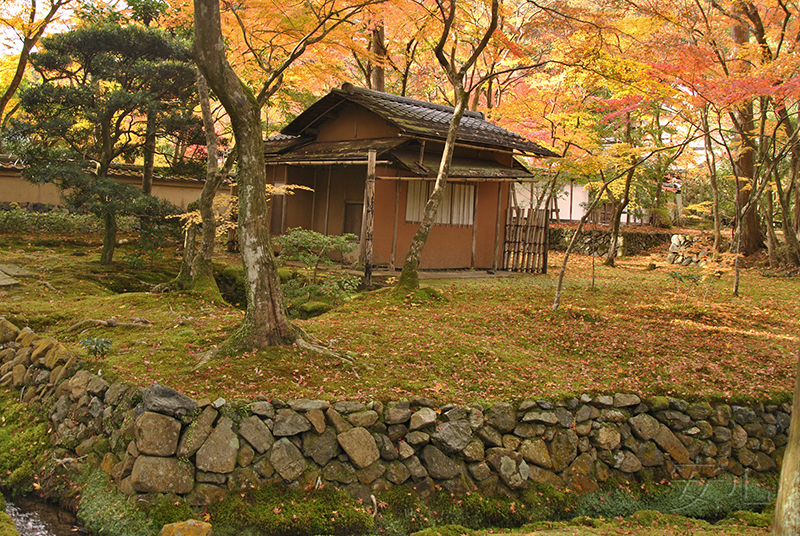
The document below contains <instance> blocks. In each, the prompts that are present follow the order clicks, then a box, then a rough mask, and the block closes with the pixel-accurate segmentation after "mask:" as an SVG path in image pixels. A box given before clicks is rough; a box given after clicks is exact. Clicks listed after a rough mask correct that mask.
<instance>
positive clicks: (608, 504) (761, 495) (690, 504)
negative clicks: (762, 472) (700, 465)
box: [574, 475, 774, 521]
mask: <svg viewBox="0 0 800 536" xmlns="http://www.w3.org/2000/svg"><path fill="white" fill-rule="evenodd" d="M773 496H774V491H772V490H771V489H770V488H768V487H767V486H765V485H762V484H760V483H757V482H752V481H748V480H744V479H741V478H737V477H734V476H732V475H724V476H721V477H719V478H714V479H710V480H674V481H672V482H671V483H670V484H668V485H660V486H657V485H650V486H648V487H645V489H630V488H626V487H617V488H613V489H607V490H603V491H597V492H594V493H587V494H584V495H580V496H578V497H577V500H576V502H575V510H574V515H575V516H586V517H591V518H597V517H605V518H613V517H619V516H623V517H624V516H630V515H632V514H634V513H635V512H638V511H640V510H653V511H656V512H660V513H662V514H675V515H679V516H683V517H690V518H694V519H705V520H711V521H716V520H719V519H723V518H724V517H726V516H727V515H728V514H730V513H731V512H736V511H739V510H756V511H759V510H762V509H763V508H764V507H765V506H766V505H767V504H769V502H770V500H771V499H772V497H773Z"/></svg>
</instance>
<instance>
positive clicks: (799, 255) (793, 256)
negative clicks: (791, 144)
mask: <svg viewBox="0 0 800 536" xmlns="http://www.w3.org/2000/svg"><path fill="white" fill-rule="evenodd" d="M792 160H794V156H793V157H792ZM773 177H774V178H775V188H776V190H777V194H778V202H779V203H780V205H781V211H782V212H783V218H781V228H782V229H783V239H784V240H785V241H786V247H787V248H788V251H787V253H786V257H787V260H788V261H789V263H790V264H793V265H794V266H800V240H798V239H797V231H796V228H797V227H796V224H797V222H796V221H795V222H794V223H795V225H792V220H791V214H792V210H791V199H790V198H791V185H792V184H793V183H794V177H790V178H789V180H790V187H789V190H788V191H784V188H783V184H782V183H781V179H780V176H779V175H778V174H777V173H776V174H774V175H773ZM770 193H771V192H768V193H767V195H769V194H770ZM798 193H800V192H798ZM795 195H797V194H795Z"/></svg>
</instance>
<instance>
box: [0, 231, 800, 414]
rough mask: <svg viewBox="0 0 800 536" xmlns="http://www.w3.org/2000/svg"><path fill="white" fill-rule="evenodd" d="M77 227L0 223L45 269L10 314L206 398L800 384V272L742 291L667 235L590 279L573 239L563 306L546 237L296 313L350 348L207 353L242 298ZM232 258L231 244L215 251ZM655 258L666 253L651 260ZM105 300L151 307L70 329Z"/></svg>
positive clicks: (33, 266) (118, 310)
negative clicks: (180, 285)
mask: <svg viewBox="0 0 800 536" xmlns="http://www.w3.org/2000/svg"><path fill="white" fill-rule="evenodd" d="M81 239H82V240H88V242H75V241H74V238H72V239H70V238H67V239H64V238H63V237H62V238H58V237H53V238H51V239H49V240H42V238H41V237H39V238H36V239H32V238H24V237H19V236H3V235H0V263H14V264H18V265H20V266H22V267H24V268H26V269H28V270H30V271H32V272H34V273H35V274H36V275H35V276H34V277H32V278H25V279H22V280H21V281H22V284H21V285H19V286H15V287H6V288H0V315H4V316H6V317H7V318H8V319H9V320H11V321H13V322H14V323H16V324H17V325H20V326H22V325H31V326H32V327H33V328H34V329H35V330H36V331H37V332H39V333H41V334H43V335H52V336H55V337H57V338H59V339H60V340H62V341H65V342H66V343H67V344H69V345H70V346H71V347H72V348H74V350H75V351H76V352H78V353H81V354H84V355H85V354H86V351H85V350H84V349H81V348H80V346H79V343H80V341H81V340H83V339H87V338H90V337H103V338H108V339H110V340H111V341H112V347H111V352H110V354H109V355H108V356H107V357H106V358H105V359H104V360H93V361H91V362H90V365H91V367H92V368H93V369H102V371H103V375H104V377H107V378H109V377H110V378H112V379H113V378H121V379H123V380H125V381H128V382H131V383H134V384H140V385H149V384H150V383H152V382H158V383H161V384H164V385H170V386H172V387H175V388H178V389H181V390H182V391H184V392H187V393H188V394H190V395H193V396H195V397H198V398H201V397H208V398H212V399H213V398H216V397H217V396H224V397H226V398H229V399H230V398H238V397H241V398H246V397H250V396H253V395H256V394H264V395H267V396H270V397H272V396H278V397H284V398H285V397H296V396H298V397H299V396H305V397H314V398H326V399H343V398H347V399H370V398H380V399H386V398H390V397H399V396H408V395H423V396H427V397H430V398H434V399H437V400H440V401H443V402H444V401H448V402H456V401H474V400H487V401H492V400H500V399H503V400H511V399H525V398H555V397H561V396H567V395H573V394H581V393H584V392H588V393H595V392H613V391H626V392H635V393H639V394H645V395H647V394H669V395H676V396H684V397H689V398H698V397H703V398H717V397H724V398H744V399H747V398H755V399H758V400H782V399H785V398H786V397H787V395H788V393H789V390H790V389H791V388H792V385H793V378H794V370H795V366H796V363H797V349H798V340H799V339H798V334H800V300H798V295H799V294H800V279H798V278H797V277H794V278H791V277H781V276H780V275H779V274H775V273H771V272H766V271H763V269H762V268H760V267H758V266H751V267H749V268H747V269H746V270H745V271H744V272H743V275H742V280H741V295H742V296H741V297H740V298H735V297H733V296H732V295H731V288H732V281H733V276H732V274H730V273H724V274H722V276H721V277H719V278H717V277H714V276H711V277H708V278H705V279H702V280H700V281H693V280H692V279H694V276H703V275H706V274H704V272H703V271H702V270H701V269H699V268H688V267H687V268H684V267H673V266H670V265H666V264H665V263H664V262H663V258H664V252H663V251H658V252H653V253H652V254H651V255H650V256H643V257H634V258H631V259H623V260H622V261H621V262H619V263H618V267H617V268H607V267H603V266H600V264H599V263H598V264H597V266H596V267H595V269H594V284H592V272H593V268H592V260H591V258H589V257H581V256H573V257H572V259H571V260H570V266H569V271H568V275H567V279H566V287H565V290H564V295H563V299H562V306H561V309H560V310H559V311H558V312H553V311H552V310H551V306H552V303H553V297H554V292H555V280H556V275H557V267H558V266H559V265H560V261H561V257H560V256H559V255H558V254H551V258H550V273H549V274H548V275H536V276H530V275H511V276H500V277H480V278H471V277H463V275H465V274H459V275H461V276H462V277H456V278H451V279H431V280H424V281H423V285H425V286H430V287H432V288H434V289H436V290H437V291H438V292H439V295H440V297H438V298H437V297H435V296H433V297H431V295H430V293H425V292H423V293H420V294H419V295H417V296H410V297H408V298H406V299H404V300H398V299H395V298H392V296H391V295H390V294H389V293H388V292H386V290H382V291H376V292H372V293H369V294H363V295H360V296H359V297H357V298H356V299H354V300H352V301H350V302H349V303H347V304H346V305H344V306H342V307H340V308H338V309H336V310H334V311H332V312H330V313H328V314H325V315H323V316H321V317H317V318H315V319H311V320H304V321H299V322H298V324H299V325H300V326H301V327H302V328H303V329H304V330H305V331H306V332H307V333H308V334H309V335H310V336H311V337H313V338H315V339H316V340H317V341H318V342H320V343H322V344H324V345H327V346H329V347H330V348H332V349H333V350H335V351H336V352H339V353H340V355H342V356H343V358H341V359H340V358H333V357H328V356H326V355H323V354H317V353H311V352H308V351H305V350H300V349H298V348H283V349H271V350H264V351H260V352H258V353H251V354H243V355H237V356H232V357H228V358H225V359H216V360H213V361H211V362H209V363H208V364H207V365H201V366H199V367H198V363H199V362H200V354H201V352H203V351H204V350H207V349H209V348H211V347H213V346H215V345H217V344H219V343H221V342H222V341H223V340H224V339H225V337H226V336H227V335H228V334H229V333H231V332H232V330H234V329H235V328H236V326H237V325H238V323H239V322H240V320H241V317H242V312H241V311H239V310H238V309H236V308H234V307H231V306H228V305H227V304H224V303H215V302H213V301H211V300H209V299H208V298H207V297H204V296H202V295H198V294H192V293H173V294H162V295H155V294H150V293H147V292H144V290H145V289H147V288H148V286H149V285H150V284H153V283H158V282H162V281H166V280H168V279H170V278H171V277H172V275H173V274H174V273H175V272H176V271H177V266H178V265H177V258H176V256H175V254H174V252H164V258H163V259H162V260H160V261H158V262H156V263H154V264H152V265H147V266H143V267H141V268H138V269H132V268H130V267H129V266H127V265H126V263H125V262H122V260H123V259H124V258H125V256H126V251H127V252H130V246H127V248H128V249H127V250H126V248H122V249H121V250H120V251H118V253H117V259H119V261H118V263H117V264H116V265H115V266H113V267H110V268H107V267H103V266H101V265H99V264H98V263H97V259H98V257H99V255H98V252H99V245H98V244H97V243H96V241H95V239H92V238H91V237H81ZM220 262H223V263H235V262H236V258H235V257H231V256H225V255H221V256H220ZM651 262H653V263H655V264H656V269H655V270H648V269H647V267H648V264H650V263H651ZM671 273H672V274H671ZM678 274H682V275H683V276H684V277H682V278H681V277H676V275H678ZM475 275H478V274H475ZM108 318H116V319H117V320H118V321H119V322H132V321H134V320H137V319H138V320H140V321H141V320H143V319H144V320H147V321H150V322H152V324H151V326H150V327H143V328H129V327H116V328H102V327H94V328H91V329H88V330H85V331H81V332H78V331H75V330H73V331H70V330H69V328H70V327H71V326H73V325H74V324H76V323H77V322H79V321H82V320H85V319H108Z"/></svg>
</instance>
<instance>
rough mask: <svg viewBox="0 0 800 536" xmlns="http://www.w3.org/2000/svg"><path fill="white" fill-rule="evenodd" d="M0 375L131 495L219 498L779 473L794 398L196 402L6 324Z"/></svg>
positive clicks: (503, 488)
mask: <svg viewBox="0 0 800 536" xmlns="http://www.w3.org/2000/svg"><path fill="white" fill-rule="evenodd" d="M0 348H2V349H1V350H0V362H2V366H0V384H2V385H4V386H11V387H13V388H15V389H19V390H20V391H21V394H20V396H21V399H22V400H23V401H24V402H27V403H37V404H41V405H42V406H43V407H45V408H47V410H48V415H49V417H50V420H51V422H52V424H53V429H54V434H53V436H52V438H51V439H52V442H53V444H55V445H58V446H60V447H61V448H63V449H68V450H69V451H70V452H73V453H74V454H75V457H76V458H78V457H83V458H84V460H85V461H87V462H89V463H94V464H97V465H99V466H100V467H102V469H103V470H104V471H106V472H107V473H108V474H110V475H111V476H112V477H113V479H114V481H115V482H116V483H117V485H118V486H119V488H120V489H121V490H122V491H124V492H125V493H127V494H129V495H134V494H143V493H151V492H158V493H167V492H172V493H177V494H179V495H182V496H184V497H185V498H186V499H187V501H188V502H189V503H190V504H192V505H208V504H212V503H213V502H215V501H218V500H219V499H220V498H221V497H223V496H224V495H225V494H226V493H227V492H228V491H236V490H240V489H242V488H245V487H248V486H256V485H259V484H261V483H264V482H272V481H276V482H277V481H282V482H285V483H288V484H289V485H291V486H302V487H314V486H319V485H322V484H326V485H333V486H336V487H340V488H343V489H345V490H347V491H348V492H349V493H350V494H351V495H353V496H354V497H356V498H359V499H362V500H365V501H366V500H370V495H373V494H375V493H377V492H380V491H382V490H386V489H388V488H390V487H392V486H400V485H402V486H407V487H408V488H409V489H412V490H415V491H416V492H417V493H419V494H420V496H421V497H423V498H427V497H429V496H430V495H431V494H432V493H433V491H434V489H435V488H436V487H441V488H444V489H446V490H448V491H450V492H453V493H456V494H459V493H466V492H469V491H473V490H478V491H480V492H482V493H485V494H496V493H502V494H511V495H513V494H514V493H515V492H516V491H517V490H520V489H523V488H525V487H526V486H527V485H528V483H529V482H531V481H535V482H548V483H552V484H554V485H556V486H559V487H569V488H571V489H574V490H576V491H578V492H590V491H593V490H596V489H598V486H599V485H600V484H601V483H602V482H603V481H606V480H608V479H611V478H614V479H616V480H617V481H620V482H633V481H638V480H653V481H660V480H661V479H669V478H684V479H690V478H695V477H714V476H716V475H719V474H721V473H723V472H729V473H733V474H735V475H742V474H743V473H745V472H746V471H757V472H771V471H776V470H777V468H778V467H779V466H780V463H781V461H782V454H783V450H784V445H785V444H786V442H787V435H788V428H789V422H790V411H791V407H790V406H789V405H788V404H781V405H780V406H778V405H770V406H764V405H761V404H758V405H755V406H752V407H744V406H737V405H727V404H717V405H714V406H712V405H709V404H707V403H689V402H686V401H683V400H677V399H670V398H664V397H654V398H652V399H649V400H645V401H642V400H641V399H640V398H639V396H637V395H635V394H627V393H616V394H613V395H597V396H589V395H583V396H581V397H580V398H570V399H567V400H564V401H558V402H551V401H545V400H527V401H523V402H521V403H515V404H508V403H502V402H501V403H496V404H494V405H482V404H469V405H466V406H461V405H453V404H447V405H442V406H440V405H438V404H437V403H436V402H435V401H433V400H429V399H427V398H422V397H414V398H411V399H410V400H402V401H389V402H382V401H377V400H373V401H369V402H363V401H338V402H328V401H324V400H306V399H299V400H278V399H272V400H267V399H258V400H253V401H249V402H239V403H231V402H226V401H225V400H223V399H218V400H216V401H213V402H211V401H208V400H206V401H195V400H192V399H190V398H189V397H187V396H185V395H183V394H181V393H179V392H177V391H175V390H173V389H170V388H167V387H162V386H159V385H153V386H151V387H148V388H146V389H145V388H136V387H132V386H129V385H125V384H123V383H112V384H110V385H109V384H108V382H106V381H105V380H104V379H103V378H101V377H99V376H97V375H95V374H92V373H91V372H89V371H88V370H85V369H82V368H81V364H80V362H79V361H78V359H77V358H76V357H75V356H74V355H71V354H70V353H69V352H68V351H67V349H66V348H65V347H64V346H63V345H61V344H60V343H59V342H58V341H56V340H54V339H52V338H44V339H40V338H39V337H37V336H36V334H35V333H34V332H32V331H31V330H30V329H28V328H25V329H22V330H18V329H17V328H16V327H14V326H13V325H11V324H10V323H8V322H7V321H5V320H2V321H0Z"/></svg>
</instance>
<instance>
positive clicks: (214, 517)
mask: <svg viewBox="0 0 800 536" xmlns="http://www.w3.org/2000/svg"><path fill="white" fill-rule="evenodd" d="M210 514H211V523H212V524H213V525H214V534H217V535H219V536H234V535H237V536H238V535H248V536H314V535H317V534H326V535H342V536H345V535H348V536H349V535H352V536H357V535H359V534H371V533H372V529H373V519H372V514H370V513H369V512H367V509H366V507H365V506H363V505H361V504H359V503H358V502H357V501H356V500H355V499H353V498H352V497H351V496H350V495H348V494H347V493H345V492H343V491H339V490H336V489H333V488H321V489H319V490H316V491H313V492H309V493H306V492H304V491H297V490H290V489H287V488H286V487H283V486H264V487H262V488H258V489H249V490H247V491H246V492H244V493H241V494H236V493H229V494H228V495H227V496H226V497H225V499H224V500H223V501H222V502H220V503H217V504H215V505H214V506H212V507H211V509H210Z"/></svg>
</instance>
